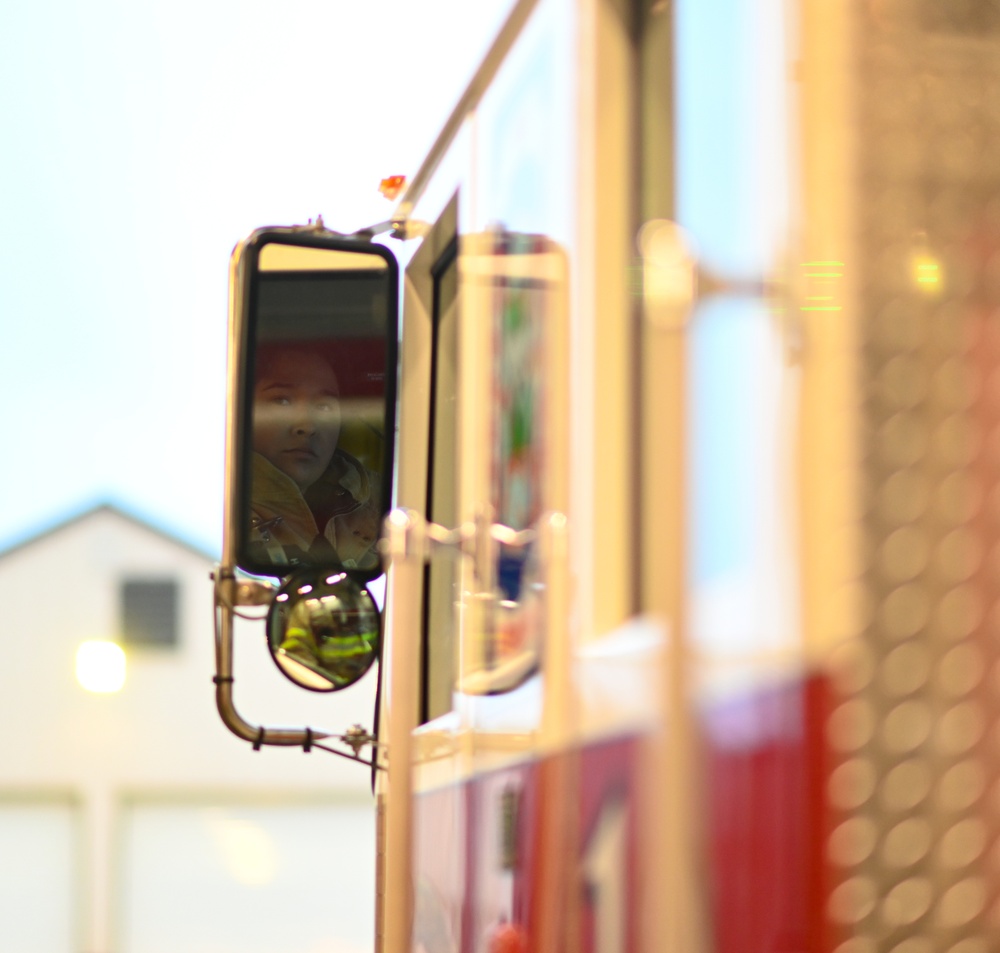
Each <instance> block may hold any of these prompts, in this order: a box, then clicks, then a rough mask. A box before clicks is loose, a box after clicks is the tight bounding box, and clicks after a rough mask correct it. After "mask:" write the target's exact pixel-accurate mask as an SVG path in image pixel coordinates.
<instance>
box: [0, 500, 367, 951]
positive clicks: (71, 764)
mask: <svg viewBox="0 0 1000 953" xmlns="http://www.w3.org/2000/svg"><path fill="white" fill-rule="evenodd" d="M211 568H212V562H211V559H210V558H208V557H206V556H205V555H202V554H200V553H198V552H196V551H194V550H192V549H190V548H188V547H186V546H184V545H183V544H180V543H178V542H177V541H176V540H173V539H170V538H168V537H166V536H164V535H162V534H160V533H159V532H157V531H155V530H153V529H151V528H149V527H147V526H145V525H143V524H141V523H139V522H137V521H134V520H132V519H131V518H129V517H127V516H125V515H123V514H121V513H119V512H117V511H115V510H113V509H110V508H100V509H98V510H95V511H92V512H91V513H90V514H88V515H86V516H84V517H83V518H80V519H78V520H76V521H73V522H71V523H68V524H65V525H64V526H62V527H61V528H58V529H57V530H55V531H53V532H50V533H49V534H47V535H45V536H43V537H40V538H38V539H37V540H35V541H34V542H31V543H28V544H26V545H23V546H21V547H19V548H17V549H15V550H12V551H9V552H8V553H7V554H5V555H2V556H0V605H2V606H3V618H4V624H3V628H4V632H3V645H4V649H5V656H6V657H5V664H4V665H3V666H2V667H0V724H2V725H4V726H5V728H4V730H3V732H2V734H0V842H2V840H3V838H4V837H5V835H6V836H8V837H12V836H15V835H16V832H17V831H18V830H22V831H23V830H27V829H28V827H30V823H35V824H36V825H39V824H40V826H41V827H42V828H44V827H45V826H46V825H45V824H44V823H40V821H39V818H41V817H42V814H40V813H39V811H42V808H43V806H44V808H45V810H48V811H49V814H50V823H49V824H48V828H47V829H52V827H53V825H55V826H59V825H63V826H64V827H65V829H66V831H67V832H76V833H67V834H66V836H67V837H69V838H70V839H71V840H72V841H73V844H72V845H71V846H70V847H69V848H66V847H65V845H55V846H54V847H53V848H52V850H51V851H50V852H49V854H46V855H45V857H46V858H48V859H44V858H43V857H42V852H41V849H39V851H38V852H37V859H38V862H39V863H54V862H55V860H54V858H56V857H57V855H58V856H63V855H64V854H65V855H66V856H70V857H72V858H73V861H72V863H73V864H75V868H76V869H75V872H74V874H73V876H72V877H71V886H70V888H69V899H68V900H67V903H69V904H70V906H71V907H72V910H71V912H70V913H69V914H68V916H69V919H70V921H71V929H72V931H73V935H74V946H73V947H72V948H74V949H83V950H87V951H89V953H104V951H110V950H116V951H118V950H121V951H123V953H124V951H125V950H129V951H131V950H135V951H137V953H138V951H140V950H142V951H145V950H154V949H158V947H157V946H155V945H149V944H150V943H153V942H154V941H153V940H152V939H150V938H149V937H147V933H149V932H150V931H149V930H145V932H144V927H143V923H151V922H152V921H155V917H156V911H155V909H154V908H155V907H156V902H157V901H156V898H157V897H159V896H161V893H162V891H161V889H160V887H162V888H163V889H164V890H165V889H167V887H168V885H169V890H170V891H172V892H173V897H172V898H169V897H167V896H165V895H163V896H162V899H163V905H164V907H165V908H166V907H167V906H168V901H169V900H172V901H173V906H174V909H175V913H176V914H177V915H175V916H174V917H173V918H172V920H170V921H169V922H170V924H171V928H172V929H175V931H176V930H177V929H179V930H180V932H181V933H182V932H183V918H184V915H185V914H184V910H183V906H182V907H181V908H178V907H177V903H178V902H179V901H182V900H183V897H182V896H180V895H179V894H178V891H180V893H181V894H183V893H184V891H185V890H189V892H191V893H192V897H194V896H195V893H196V892H198V891H200V893H198V896H199V897H200V900H199V902H198V903H197V904H195V903H194V900H193V899H192V900H191V909H190V910H189V911H188V913H189V915H190V916H191V917H192V923H191V931H192V936H191V940H190V945H185V946H184V949H189V950H198V949H202V948H204V949H205V950H206V951H208V950H213V951H221V950H225V949H229V946H228V945H227V944H230V943H231V944H232V948H233V949H237V948H238V949H240V950H241V951H248V950H253V949H256V948H257V947H256V946H254V942H257V941H259V942H263V939H262V934H261V929H262V928H261V925H260V923H262V922H264V920H265V916H264V914H265V911H268V910H269V909H270V906H271V904H272V903H273V899H274V898H273V896H272V894H274V893H275V892H276V891H278V892H280V884H281V878H282V877H284V878H285V880H290V882H293V883H296V884H298V885H299V888H300V891H299V892H300V893H302V892H303V891H304V893H303V895H302V897H301V898H300V899H301V900H308V898H309V891H310V889H313V892H315V893H316V898H315V902H314V903H312V904H311V905H310V904H308V903H307V904H306V909H308V908H309V906H312V907H314V908H316V913H315V916H316V917H317V918H318V917H323V919H324V921H325V927H324V929H325V930H326V934H327V936H328V937H329V943H332V944H333V945H332V946H330V945H329V943H328V945H327V946H324V947H322V948H323V949H324V950H325V949H327V948H329V949H330V950H334V949H345V950H346V949H353V946H354V944H358V945H360V946H366V945H368V944H366V943H364V936H365V931H366V930H369V927H370V918H368V919H369V923H365V924H364V925H363V926H360V927H359V925H358V923H357V922H353V923H351V924H345V930H344V931H342V932H343V933H344V937H345V940H344V943H342V944H341V945H339V946H338V945H337V944H336V934H337V925H336V924H335V923H332V922H330V918H329V916H328V915H327V913H326V912H325V911H324V901H323V898H324V897H329V896H330V888H331V887H332V886H335V885H336V883H337V877H338V876H339V877H340V878H341V879H342V880H343V884H342V885H341V886H340V887H338V891H340V892H339V893H338V896H341V895H342V892H343V891H346V892H347V899H348V901H350V898H351V896H354V902H353V903H351V902H348V904H347V907H348V908H349V909H350V908H353V909H354V910H355V911H356V914H355V916H354V920H355V921H357V920H359V919H360V920H364V910H365V907H366V905H367V906H370V905H371V894H372V892H373V885H371V884H370V878H371V876H372V875H371V872H370V869H369V868H373V862H372V861H371V858H370V856H369V855H368V854H366V853H365V846H364V843H365V839H366V835H364V833H363V832H365V831H368V830H371V831H373V830H374V822H373V818H372V812H373V808H372V803H371V798H370V777H369V773H368V772H367V771H366V770H365V769H364V768H363V767H361V766H359V765H355V764H351V763H350V762H347V761H345V760H343V759H340V758H337V757H335V756H332V755H329V754H327V753H325V752H322V751H318V750H314V751H313V752H311V753H309V754H304V753H303V752H302V751H300V750H298V749H294V750H287V749H268V748H265V749H262V750H261V751H259V752H254V751H253V749H252V747H251V746H250V745H247V744H246V743H245V742H241V741H239V740H238V739H237V738H235V737H234V736H232V735H231V734H230V733H229V732H228V731H227V730H226V729H225V728H224V726H223V725H222V723H221V721H220V720H219V717H218V715H217V713H216V711H215V703H214V686H213V684H212V680H211V679H212V674H213V672H214V655H213V652H214V648H213V646H214V641H213V639H214V636H213V627H212V619H213V600H212V586H211V582H210V579H209V572H210V571H211ZM126 577H127V578H157V579H170V578H172V579H175V580H176V581H177V583H178V585H179V643H178V644H177V645H176V646H175V647H172V648H167V647H135V648H127V674H126V681H125V685H124V687H123V688H122V690H121V691H119V692H116V693H113V694H93V693H91V692H88V691H86V690H84V689H83V688H82V687H81V686H80V684H79V683H78V682H77V679H76V675H75V654H76V650H77V647H78V646H79V644H80V643H81V642H82V641H83V640H85V639H113V640H116V639H118V638H119V636H120V633H119V626H120V618H119V616H120V606H119V598H120V595H119V588H120V583H121V580H122V579H124V578H126ZM235 661H236V664H235V677H236V682H235V694H236V701H237V705H238V706H239V708H240V710H241V712H242V713H243V715H244V716H245V717H246V718H247V719H248V720H249V721H252V722H254V723H265V724H272V725H273V724H282V725H301V724H308V725H310V726H312V727H314V728H322V729H327V730H342V729H343V728H346V727H347V726H348V725H350V724H352V723H353V722H358V721H360V722H362V723H363V724H365V725H366V726H368V727H371V716H372V711H373V705H374V682H375V679H374V672H372V673H369V675H368V676H366V678H365V679H364V680H363V681H362V682H361V683H360V684H359V685H357V686H355V687H354V688H352V689H349V690H347V691H346V692H343V693H340V694H334V695H319V694H314V693H308V692H304V691H303V690H302V689H299V688H297V687H296V686H294V685H292V684H291V683H290V682H288V681H287V680H286V679H285V678H284V676H282V675H281V674H280V673H279V672H278V670H277V669H276V668H275V667H274V665H273V663H272V662H271V660H270V657H269V655H268V652H267V649H266V646H265V642H264V628H263V624H262V623H256V624H253V623H241V624H240V626H239V627H238V628H237V632H236V660H235ZM5 811H6V812H7V813H6V814H5V813H4V812H5ZM26 812H27V813H26ZM32 812H33V813H32ZM213 812H214V813H213ZM43 813H44V812H43ZM338 816H339V817H340V818H341V821H340V822H339V823H340V828H338V821H337V818H338ZM4 817H6V818H7V820H8V823H6V824H5V823H4V820H3V818H4ZM15 818H19V820H18V821H17V822H16V823H15V821H14V819H15ZM157 818H159V822H157V820H156V819H157ZM32 819H33V820H32ZM29 820H30V823H29ZM158 823H159V826H158ZM171 825H173V829H174V830H175V836H173V837H172V838H166V840H163V841H162V842H158V835H157V831H158V830H161V829H162V830H167V829H169V828H170V827H171ZM303 825H306V826H307V827H309V828H313V829H315V830H316V835H315V837H312V836H311V835H308V834H306V833H304V831H303ZM338 830H340V831H341V835H342V836H343V837H344V838H350V839H352V848H351V851H350V855H349V856H348V855H345V852H344V850H343V849H342V848H343V845H342V844H340V843H338V841H339V840H340V836H341V835H338ZM296 831H297V832H298V833H295V832H296ZM12 832H14V833H12ZM359 834H360V835H361V836H360V840H359ZM282 838H285V842H282ZM323 838H326V839H327V840H328V841H329V840H332V841H333V842H332V843H327V844H324V843H323ZM310 840H312V841H313V844H312V845H311V846H312V849H311V850H305V852H304V853H303V850H304V849H305V847H308V846H310V845H309V842H310ZM158 843H159V846H157V844H158ZM241 845H242V846H241ZM254 845H256V847H255V846H254ZM296 845H297V846H296ZM7 846H8V848H9V850H14V848H15V845H13V844H12V843H11V844H8V845H7ZM20 849H21V850H22V852H25V848H24V844H23V843H22V844H21V847H20ZM157 851H160V852H161V853H162V858H161V859H162V863H158V862H157V857H156V856H154V855H155V854H156V852H157ZM178 852H179V855H180V856H183V857H184V858H185V860H184V863H185V864H186V865H187V868H188V869H187V876H186V877H179V876H176V872H175V873H174V874H171V870H172V869H173V867H172V865H176V864H177V863H178V861H179V859H180V856H178ZM283 852H284V853H283ZM296 852H298V853H296ZM373 853H374V844H371V850H370V851H369V854H373ZM285 854H287V857H288V858H292V857H293V856H295V857H298V859H297V860H295V861H294V863H295V864H296V865H298V866H301V865H302V864H306V867H307V868H308V865H309V864H312V865H313V868H314V869H302V870H300V871H298V872H295V871H291V870H288V869H286V868H287V867H288V866H289V864H290V863H292V861H291V860H290V859H288V860H286V861H283V860H282V859H281V858H282V857H283V856H285ZM25 856H26V857H28V858H30V857H31V856H32V850H31V849H30V848H28V849H27V850H26V853H25ZM334 856H335V857H336V858H337V863H336V865H334V866H335V869H331V864H330V862H329V859H330V858H331V857H334ZM262 858H263V859H262ZM267 858H270V860H267ZM303 858H306V860H303ZM345 859H346V860H347V862H346V863H345ZM213 865H214V866H213ZM209 868H211V869H209ZM215 868H217V869H215ZM282 869H284V872H283V873H282V872H281V871H282ZM213 870H214V871H215V872H214V873H213ZM140 871H141V874H140V873H139V872H140ZM268 871H270V874H269V873H268ZM136 877H138V878H139V879H138V880H136ZM158 878H160V879H162V884H161V885H160V886H159V887H158V885H157V881H158ZM171 878H173V879H171ZM29 881H30V877H29V878H26V879H24V882H25V883H28V882H29ZM312 883H315V884H316V886H315V888H310V887H309V885H310V884H312ZM196 884H201V887H199V888H197V891H196V887H195V885H196ZM213 884H214V885H215V886H214V887H213V886H212V885H213ZM234 885H235V886H236V888H240V889H242V888H246V889H245V890H244V894H246V898H248V899H246V898H245V899H240V898H239V897H237V898H236V899H233V897H230V900H229V901H227V900H226V899H225V897H226V896H227V891H229V892H230V893H231V892H232V891H231V889H230V888H233V887H234ZM247 891H249V892H247ZM206 892H207V893H208V894H209V896H201V895H202V894H205V893H206ZM213 892H215V893H216V894H217V895H218V898H219V902H218V903H216V904H213V902H212V896H211V894H212V893H213ZM352 892H353V893H352ZM234 896H235V895H234ZM242 896H243V895H242V894H241V895H240V897H242ZM143 898H145V899H143ZM249 901H253V902H252V903H251V902H249ZM3 902H4V901H2V900H0V904H2V903H3ZM7 902H8V904H9V905H14V909H12V910H11V911H10V915H11V916H13V917H15V918H17V917H21V918H22V919H24V920H25V921H26V922H28V923H31V922H35V921H38V920H39V919H40V918H42V917H47V920H46V922H49V923H50V922H51V920H52V917H53V916H54V914H55V911H54V908H53V909H50V910H49V911H48V913H44V912H41V913H40V914H39V915H38V916H37V917H36V916H35V915H34V914H31V915H30V916H29V915H27V914H25V907H24V906H23V905H22V906H21V907H20V908H18V907H17V906H16V903H17V900H16V895H15V896H9V898H8V901H7ZM25 902H28V901H27V900H26V901H25ZM130 904H131V906H130ZM136 904H145V906H144V907H143V910H144V911H145V912H144V913H143V915H142V917H141V918H140V919H139V920H138V921H137V920H136V909H137V908H136ZM150 904H152V906H151V905H150ZM227 904H228V905H227ZM234 904H235V906H234ZM241 904H242V905H243V906H241ZM327 906H328V905H327ZM195 907H197V908H198V909H195ZM244 908H245V913H244V914H242V915H238V916H237V915H235V914H234V913H233V912H232V911H233V910H240V909H244ZM226 911H229V912H228V913H226ZM223 916H225V918H226V919H228V920H230V921H232V922H231V923H229V924H227V925H225V926H223V927H220V924H219V922H218V920H219V919H220V918H222V917H223ZM269 916H270V917H271V919H274V918H277V919H278V920H280V916H279V915H278V911H277V910H270V914H269ZM301 916H302V914H301V913H298V914H297V915H296V917H297V920H300V919H301ZM199 918H200V919H199ZM2 921H3V918H2V917H0V922H2ZM258 921H260V922H259V923H258ZM255 923H257V925H256V926H254V924H255ZM26 929H27V928H26ZM2 931H3V928H2V927H0V933H2ZM359 931H360V932H359ZM42 932H44V931H38V935H37V936H36V939H38V942H39V943H42V941H41V939H40V935H41V933H42ZM158 932H159V933H160V935H161V937H162V936H163V930H162V929H161V930H159V931H158ZM369 932H370V930H369ZM317 935H318V934H317ZM198 936H201V937H202V939H203V940H204V941H205V942H208V939H207V938H209V937H214V939H212V940H211V942H208V945H199V944H202V940H199V939H197V937H198ZM348 936H353V937H354V938H355V939H354V941H350V940H349V939H347V937H348ZM254 937H256V940H254ZM22 942H28V941H27V940H23V941H22ZM31 942H35V941H34V940H32V941H31ZM172 942H173V945H172V947H171V948H172V949H175V950H176V949H178V947H177V946H176V937H175V938H174V940H173V941H172ZM301 942H303V943H305V942H307V939H306V938H305V935H303V939H302V941H301ZM309 942H312V941H309ZM324 942H327V941H324ZM345 944H346V945H345ZM0 945H6V944H4V943H3V941H2V937H0ZM20 948H21V949H25V950H26V953H27V949H28V948H26V947H24V946H22V947H20ZM49 948H52V949H55V948H56V947H48V946H45V945H44V944H42V945H36V946H33V947H30V949H38V950H43V949H49ZM65 948H66V947H65V945H63V946H62V947H61V949H65ZM265 948H266V947H265ZM270 948H275V947H274V945H273V943H272V945H271V947H270ZM283 948H284V949H289V950H293V949H298V948H299V947H295V946H286V947H283ZM301 948H302V949H303V950H306V949H308V953H313V951H314V950H315V949H319V948H318V947H316V946H315V943H314V944H313V946H312V947H308V948H307V947H305V946H303V947H301Z"/></svg>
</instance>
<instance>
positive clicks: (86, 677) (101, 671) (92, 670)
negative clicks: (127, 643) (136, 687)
mask: <svg viewBox="0 0 1000 953" xmlns="http://www.w3.org/2000/svg"><path fill="white" fill-rule="evenodd" d="M76 679H77V681H78V682H79V683H80V684H81V685H82V686H83V687H84V688H85V689H86V690H87V691H88V692H100V693H109V692H117V691H121V688H122V686H123V685H124V684H125V652H124V651H123V649H122V647H121V646H120V645H118V644H117V643H116V642H107V641H101V640H97V639H92V640H89V641H87V642H83V643H81V645H80V647H79V648H78V649H77V650H76Z"/></svg>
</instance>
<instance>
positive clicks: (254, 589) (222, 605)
mask: <svg viewBox="0 0 1000 953" xmlns="http://www.w3.org/2000/svg"><path fill="white" fill-rule="evenodd" d="M211 576H212V580H213V582H214V584H215V676H214V678H213V679H212V680H213V681H214V682H215V706H216V709H217V710H218V712H219V717H220V718H221V719H222V723H223V724H224V725H225V726H226V727H227V728H228V729H229V730H230V731H231V732H232V733H233V734H234V735H236V737H237V738H241V739H242V740H243V741H249V742H250V743H251V744H252V745H253V747H254V750H255V751H259V750H260V748H261V747H262V746H263V745H275V746H278V747H286V748H302V750H303V751H306V752H308V751H311V750H312V749H313V748H320V749H322V750H323V751H328V752H330V753H331V754H336V755H340V756H341V757H343V758H347V759H348V760H349V761H357V762H358V763H359V764H363V765H365V766H366V767H379V765H377V764H375V762H374V759H367V758H362V757H361V756H360V751H361V749H362V748H363V747H365V746H366V745H371V747H372V750H373V751H375V750H377V749H378V748H384V747H385V745H380V744H379V743H378V742H377V741H376V740H375V738H374V737H373V736H372V735H371V734H370V733H369V732H368V731H367V730H365V729H364V728H362V727H361V726H360V725H352V726H351V727H350V728H348V729H347V730H346V731H345V732H342V733H338V732H330V731H318V730H316V729H315V728H310V727H302V728H278V727H266V726H264V725H254V724H251V723H250V722H248V721H247V720H246V719H245V718H244V717H243V716H242V715H241V714H240V713H239V711H238V710H237V708H236V704H235V701H234V699H233V682H234V678H233V618H234V616H239V617H240V618H247V619H260V618H262V617H260V616H248V615H245V614H243V613H241V612H239V611H238V610H237V609H236V607H237V606H262V605H267V604H268V603H269V602H270V600H271V597H272V596H273V595H274V593H275V592H276V591H277V590H276V588H275V587H274V586H273V585H271V584H270V583H266V582H260V581H257V580H249V579H248V580H241V579H237V578H236V573H235V571H234V570H233V569H232V568H230V567H223V566H219V567H218V568H217V569H216V570H215V572H213V573H212V574H211ZM325 741H339V742H340V743H342V744H344V745H345V746H346V747H348V748H350V749H351V752H352V753H348V752H346V751H340V750H338V749H336V748H331V747H329V746H328V745H326V744H324V743H323V742H325Z"/></svg>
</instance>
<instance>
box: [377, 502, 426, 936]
mask: <svg viewBox="0 0 1000 953" xmlns="http://www.w3.org/2000/svg"><path fill="white" fill-rule="evenodd" d="M385 525H386V531H387V535H386V540H385V543H386V546H385V550H386V553H387V555H388V557H389V561H390V573H389V586H388V596H389V618H390V619H391V620H392V641H391V644H390V647H389V659H388V661H389V671H388V673H387V674H388V689H389V690H388V693H387V695H386V706H387V708H388V714H389V719H388V720H389V738H390V739H391V743H392V751H391V753H390V757H389V770H388V785H389V798H388V802H387V804H388V806H387V809H386V828H385V843H386V883H385V887H386V898H387V903H388V907H387V909H386V916H385V948H384V953H409V950H410V941H411V935H412V929H413V899H414V898H413V867H412V841H413V809H412V794H413V774H412V772H413V730H414V729H415V728H416V726H417V683H418V680H419V672H420V655H419V652H420V639H419V635H420V631H419V627H420V622H419V618H418V615H419V613H418V612H417V611H416V607H417V606H418V605H419V604H420V594H421V586H422V583H423V566H424V559H425V555H426V553H425V549H426V545H425V544H426V532H425V525H426V524H425V523H424V520H423V518H422V517H421V516H419V515H418V514H417V513H415V512H413V511H410V510H393V511H392V513H390V514H389V516H388V518H387V519H386V523H385Z"/></svg>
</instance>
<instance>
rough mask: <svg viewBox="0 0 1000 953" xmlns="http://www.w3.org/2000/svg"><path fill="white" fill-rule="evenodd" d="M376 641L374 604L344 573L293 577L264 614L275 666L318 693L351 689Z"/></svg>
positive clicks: (374, 651) (374, 650)
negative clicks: (265, 614) (349, 686)
mask: <svg viewBox="0 0 1000 953" xmlns="http://www.w3.org/2000/svg"><path fill="white" fill-rule="evenodd" d="M378 639H379V613H378V606H377V605H376V604H375V600H374V599H373V598H372V597H371V594H370V593H369V592H368V590H367V589H365V588H363V587H362V586H361V585H359V584H358V583H357V582H355V581H354V580H353V579H351V578H350V577H349V576H348V575H347V574H346V573H334V574H330V573H322V572H317V571H316V570H315V569H307V570H303V571H302V572H299V573H295V574H294V575H292V576H290V577H289V578H288V579H287V580H285V583H284V584H283V585H282V587H281V588H280V589H279V590H278V593H277V595H276V596H275V597H274V602H272V603H271V608H270V611H269V612H268V614H267V643H268V647H269V648H270V650H271V655H272V656H273V658H274V661H275V662H276V663H277V665H278V668H280V669H281V671H282V672H284V673H285V675H287V676H288V677H289V678H290V679H291V680H292V681H293V682H295V684H296V685H301V686H302V687H303V688H308V689H311V690H312V691H316V692H334V691H337V690H338V689H341V688H347V686H348V685H353V684H354V683H355V682H356V681H357V680H358V679H359V678H361V676H362V675H364V674H365V672H367V671H368V669H369V668H371V664H372V662H374V661H375V657H376V656H377V655H378Z"/></svg>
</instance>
